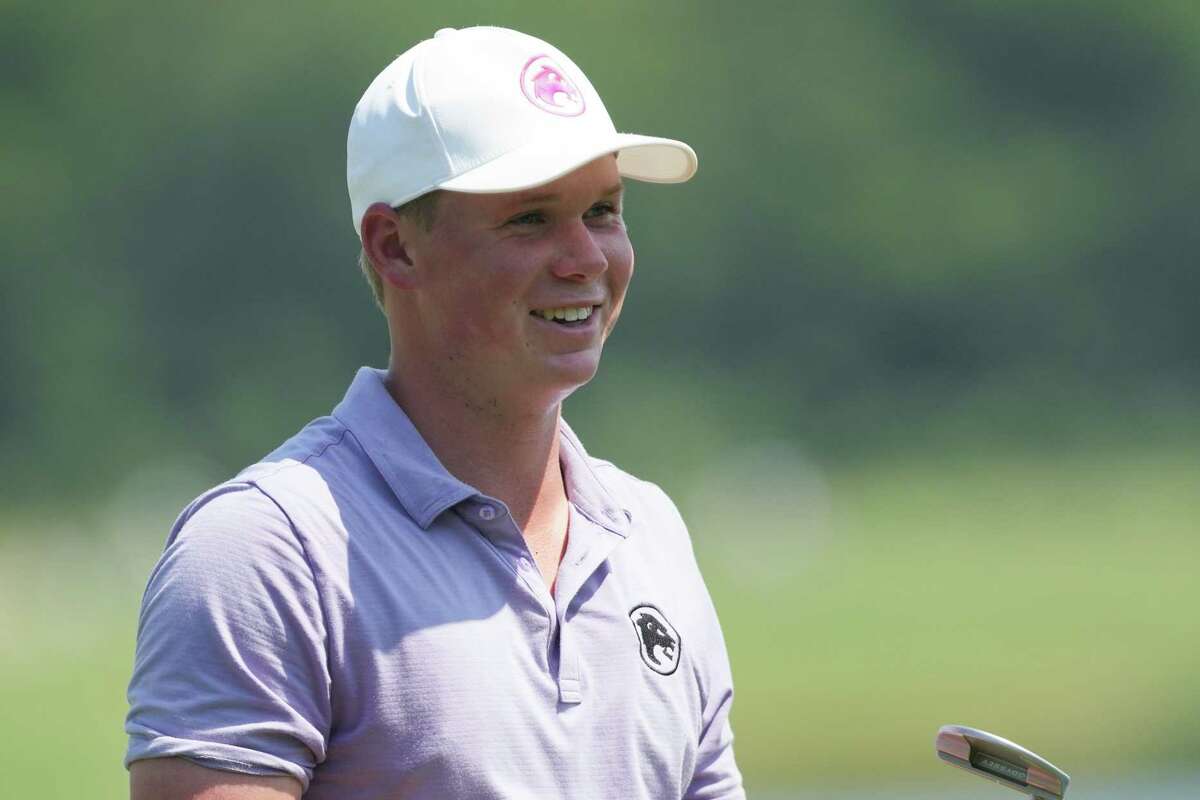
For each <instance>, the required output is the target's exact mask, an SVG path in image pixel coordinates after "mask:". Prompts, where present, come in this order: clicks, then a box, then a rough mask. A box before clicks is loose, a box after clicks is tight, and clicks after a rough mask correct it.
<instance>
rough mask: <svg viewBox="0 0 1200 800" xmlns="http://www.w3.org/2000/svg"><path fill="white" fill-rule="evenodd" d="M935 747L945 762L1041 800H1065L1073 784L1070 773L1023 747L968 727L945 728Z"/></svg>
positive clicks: (940, 732) (936, 740) (938, 734)
mask: <svg viewBox="0 0 1200 800" xmlns="http://www.w3.org/2000/svg"><path fill="white" fill-rule="evenodd" d="M934 747H935V748H937V754H938V758H940V759H942V760H943V761H945V762H947V763H949V764H953V765H954V766H956V767H961V768H963V769H965V770H967V771H968V772H974V773H975V774H976V775H981V776H983V777H985V778H987V779H988V780H992V781H995V782H996V783H999V784H1000V785H1002V786H1007V787H1009V788H1010V789H1016V790H1017V791H1018V792H1024V793H1025V794H1027V795H1029V796H1031V797H1034V798H1037V800H1062V797H1063V795H1065V794H1066V793H1067V784H1068V783H1070V781H1071V776H1069V775H1067V773H1065V772H1063V771H1062V770H1061V769H1059V768H1058V767H1056V766H1054V765H1053V764H1051V763H1050V762H1049V761H1047V760H1046V759H1044V758H1042V757H1041V756H1039V755H1037V754H1036V753H1033V752H1030V751H1029V750H1026V749H1025V748H1024V747H1021V746H1020V745H1019V744H1016V743H1014V742H1010V741H1009V740H1008V739H1003V738H1001V737H999V736H996V735H995V734H992V733H988V732H987V731H981V730H977V729H975V728H968V727H966V726H965V725H943V726H942V727H941V728H939V729H938V732H937V738H936V739H935V740H934Z"/></svg>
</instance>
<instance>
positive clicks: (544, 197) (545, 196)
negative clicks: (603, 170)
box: [514, 183, 625, 205]
mask: <svg viewBox="0 0 1200 800" xmlns="http://www.w3.org/2000/svg"><path fill="white" fill-rule="evenodd" d="M624 190H625V184H623V183H617V184H615V185H613V186H610V187H609V188H608V189H605V190H604V192H603V193H602V194H601V195H600V196H601V197H612V196H613V195H615V194H620V193H621V192H623V191H624ZM561 197H562V195H560V194H557V193H555V192H543V193H542V194H532V195H529V196H527V197H520V198H517V200H515V201H514V203H515V204H517V205H525V204H527V203H545V202H554V201H557V200H559V199H560V198H561Z"/></svg>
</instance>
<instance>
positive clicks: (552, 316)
mask: <svg viewBox="0 0 1200 800" xmlns="http://www.w3.org/2000/svg"><path fill="white" fill-rule="evenodd" d="M598 308H600V306H570V307H565V308H543V309H535V310H533V311H530V312H529V313H530V314H531V315H533V316H535V317H540V318H541V319H544V320H546V321H547V322H553V323H556V324H558V325H565V326H567V327H579V326H582V325H584V324H586V323H587V321H588V319H589V318H590V317H591V316H592V314H593V313H594V312H595V311H596V309H598Z"/></svg>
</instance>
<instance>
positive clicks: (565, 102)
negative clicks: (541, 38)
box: [521, 55, 585, 117]
mask: <svg viewBox="0 0 1200 800" xmlns="http://www.w3.org/2000/svg"><path fill="white" fill-rule="evenodd" d="M521 91H522V92H524V93H525V97H526V98H528V100H529V102H531V103H533V104H534V105H535V106H537V107H538V108H540V109H541V110H542V111H549V112H550V113H551V114H558V115H559V116H563V117H576V116H579V115H580V114H582V113H583V112H584V109H585V104H584V101H583V93H582V92H580V91H579V89H578V87H576V86H575V84H574V83H572V82H571V79H570V78H568V77H567V76H566V75H564V74H563V71H562V70H561V69H559V67H558V65H557V64H555V63H554V62H553V61H551V60H550V58H549V56H544V55H542V56H534V57H533V58H531V59H529V61H527V62H526V63H525V68H524V69H523V70H521Z"/></svg>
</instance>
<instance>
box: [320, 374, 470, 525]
mask: <svg viewBox="0 0 1200 800" xmlns="http://www.w3.org/2000/svg"><path fill="white" fill-rule="evenodd" d="M386 377H387V373H386V372H385V371H384V370H381V369H372V368H371V367H362V368H360V369H359V370H358V373H357V374H356V375H355V376H354V380H353V381H352V382H351V384H350V388H349V389H347V390H346V396H345V397H344V398H342V402H340V403H338V404H337V407H335V408H334V409H333V416H334V418H335V419H337V420H338V421H339V422H341V423H342V424H343V425H345V426H346V427H347V428H349V429H350V432H351V433H352V434H354V438H355V439H357V440H358V443H359V444H360V445H362V448H363V450H364V451H366V454H367V457H368V458H370V459H371V462H372V463H373V464H374V465H375V469H376V470H378V471H379V474H380V475H382V476H383V479H384V480H385V481H386V482H387V485H388V486H389V487H391V489H392V493H393V494H395V495H396V498H397V499H398V500H399V501H400V504H401V505H403V506H404V510H405V511H407V512H408V515H409V516H410V517H412V519H413V521H414V522H416V523H417V524H418V525H420V526H421V528H423V529H425V528H428V527H429V526H430V524H431V523H432V522H433V521H434V520H435V519H437V517H438V515H440V514H441V513H442V512H443V511H445V510H446V509H448V508H450V507H451V506H454V505H457V504H459V503H461V502H462V501H463V500H466V499H467V498H468V497H473V496H474V495H477V494H479V493H478V492H477V491H475V490H474V489H473V488H471V487H470V486H468V485H467V484H465V483H463V482H462V481H460V480H459V479H458V478H455V477H454V476H453V475H451V474H450V473H449V472H448V471H447V470H446V468H445V467H444V466H442V462H441V461H439V460H438V457H437V456H436V455H435V454H434V452H433V451H432V450H430V449H429V445H427V444H425V440H424V439H422V438H421V434H420V433H419V432H418V431H417V429H416V427H415V426H414V425H413V424H412V421H411V420H409V418H408V415H407V414H405V413H404V411H403V409H401V408H400V406H399V404H398V403H397V402H396V401H395V399H393V398H392V395H391V393H389V392H388V390H387V386H386V385H385V384H384V379H385V378H386Z"/></svg>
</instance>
